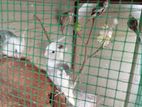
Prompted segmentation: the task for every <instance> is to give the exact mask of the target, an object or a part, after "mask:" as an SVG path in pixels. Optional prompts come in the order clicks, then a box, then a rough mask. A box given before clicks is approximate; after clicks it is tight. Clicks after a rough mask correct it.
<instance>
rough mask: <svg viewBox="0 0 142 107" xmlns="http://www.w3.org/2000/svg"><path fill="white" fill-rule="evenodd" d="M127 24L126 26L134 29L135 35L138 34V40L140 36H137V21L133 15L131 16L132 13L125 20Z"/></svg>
mask: <svg viewBox="0 0 142 107" xmlns="http://www.w3.org/2000/svg"><path fill="white" fill-rule="evenodd" d="M127 25H128V27H129V28H130V29H131V30H132V31H134V32H135V33H136V35H137V36H138V40H139V41H140V40H141V39H140V37H139V31H138V21H137V19H136V18H135V17H133V16H132V15H130V16H129V19H128V21H127Z"/></svg>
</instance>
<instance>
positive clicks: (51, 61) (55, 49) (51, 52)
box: [44, 37, 75, 105]
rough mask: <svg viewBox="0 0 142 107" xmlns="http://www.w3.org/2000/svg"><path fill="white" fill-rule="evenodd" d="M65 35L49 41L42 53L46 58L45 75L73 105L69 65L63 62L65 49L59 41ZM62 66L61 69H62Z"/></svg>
mask: <svg viewBox="0 0 142 107" xmlns="http://www.w3.org/2000/svg"><path fill="white" fill-rule="evenodd" d="M64 39H65V37H63V38H61V39H59V40H57V41H55V42H51V43H50V44H49V45H48V46H47V47H46V51H45V53H44V56H45V57H46V58H47V66H46V68H47V75H48V77H49V78H50V79H51V80H52V82H53V83H54V84H55V85H56V86H57V88H58V89H59V90H60V91H61V93H64V95H65V96H66V98H67V99H68V101H69V102H70V103H71V104H72V105H74V104H75V102H74V99H73V89H72V87H73V85H72V84H73V83H71V79H70V76H69V75H68V72H69V67H68V65H67V64H63V62H64V54H65V51H66V50H67V48H66V46H64V45H63V44H62V43H61V41H62V40H64ZM62 68H63V69H62Z"/></svg>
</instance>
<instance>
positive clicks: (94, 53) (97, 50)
mask: <svg viewBox="0 0 142 107" xmlns="http://www.w3.org/2000/svg"><path fill="white" fill-rule="evenodd" d="M104 43H105V40H104V41H103V42H102V44H101V46H100V47H98V48H97V49H96V51H95V52H93V53H92V54H91V55H89V56H88V58H91V57H93V56H94V55H96V54H97V53H98V52H99V50H100V49H102V48H103V45H104Z"/></svg>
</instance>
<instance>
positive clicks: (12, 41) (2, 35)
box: [0, 30, 25, 58]
mask: <svg viewBox="0 0 142 107" xmlns="http://www.w3.org/2000/svg"><path fill="white" fill-rule="evenodd" d="M24 46H25V40H24V38H20V37H17V36H16V35H15V34H14V33H12V32H11V31H7V30H0V48H1V53H2V54H3V55H6V56H9V57H16V58H20V57H21V54H22V53H23V51H24Z"/></svg>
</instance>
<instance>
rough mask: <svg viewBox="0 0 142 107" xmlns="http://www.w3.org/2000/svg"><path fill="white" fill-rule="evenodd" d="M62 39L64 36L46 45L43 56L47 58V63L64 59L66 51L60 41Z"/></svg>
mask: <svg viewBox="0 0 142 107" xmlns="http://www.w3.org/2000/svg"><path fill="white" fill-rule="evenodd" d="M64 39H65V37H63V38H61V39H59V40H57V41H54V42H52V43H50V44H49V45H48V46H47V47H46V50H45V53H44V56H45V57H46V58H48V65H49V64H51V63H53V64H54V63H55V62H56V61H61V60H63V59H64V53H65V52H66V51H67V48H66V46H65V45H64V44H63V43H62V41H63V40H64ZM53 64H52V65H53Z"/></svg>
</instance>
